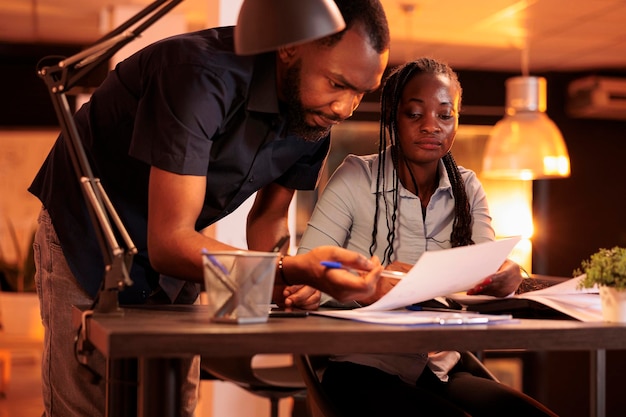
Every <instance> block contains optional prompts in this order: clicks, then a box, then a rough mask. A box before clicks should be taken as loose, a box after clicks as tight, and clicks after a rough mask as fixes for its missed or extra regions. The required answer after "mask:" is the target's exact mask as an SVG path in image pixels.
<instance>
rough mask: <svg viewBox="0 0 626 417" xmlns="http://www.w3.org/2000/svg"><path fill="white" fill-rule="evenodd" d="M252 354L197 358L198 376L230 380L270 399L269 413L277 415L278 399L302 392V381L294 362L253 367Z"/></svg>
mask: <svg viewBox="0 0 626 417" xmlns="http://www.w3.org/2000/svg"><path fill="white" fill-rule="evenodd" d="M253 357H254V355H252V356H242V357H233V358H229V357H225V358H205V357H203V358H202V359H201V360H200V368H201V372H202V373H201V378H203V379H212V377H213V378H217V379H220V380H222V381H227V382H231V383H233V384H235V385H237V386H239V387H241V388H243V389H245V390H246V391H248V392H250V393H252V394H254V395H258V396H260V397H264V398H268V399H269V400H270V416H271V417H278V401H279V400H280V399H282V398H287V397H294V396H297V395H299V394H304V393H305V392H306V385H305V383H304V381H303V380H302V377H301V376H300V372H299V370H298V368H297V367H296V366H295V364H294V365H290V366H275V367H267V368H265V367H253V366H252V358H253Z"/></svg>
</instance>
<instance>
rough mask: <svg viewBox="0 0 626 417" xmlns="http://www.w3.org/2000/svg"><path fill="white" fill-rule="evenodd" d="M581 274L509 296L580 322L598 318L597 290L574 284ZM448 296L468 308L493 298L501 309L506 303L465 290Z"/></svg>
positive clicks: (597, 319) (600, 312) (598, 295)
mask: <svg viewBox="0 0 626 417" xmlns="http://www.w3.org/2000/svg"><path fill="white" fill-rule="evenodd" d="M583 277H584V275H581V276H578V277H576V278H572V279H568V280H566V281H563V282H562V283H560V284H557V285H553V286H551V287H548V288H544V289H541V290H537V291H530V292H527V293H524V294H519V295H515V296H513V297H511V298H510V299H511V300H516V299H520V300H532V301H535V302H537V303H540V304H543V305H545V306H547V307H550V308H553V309H554V310H556V311H559V312H561V313H563V314H566V315H568V316H570V317H572V318H574V319H577V320H580V321H602V306H601V302H600V294H599V292H598V289H597V288H591V289H578V283H579V282H580V280H581V279H583ZM448 297H449V298H451V299H453V300H454V301H456V302H458V303H459V304H461V305H464V306H468V307H469V306H471V307H472V309H476V310H479V309H480V307H479V306H481V305H485V306H486V305H488V304H489V303H492V302H496V301H497V302H500V303H501V304H502V306H503V308H505V306H506V304H505V303H506V301H505V302H502V299H498V298H496V297H489V296H475V295H467V294H465V293H457V294H453V295H449V296H448ZM477 306H478V307H477Z"/></svg>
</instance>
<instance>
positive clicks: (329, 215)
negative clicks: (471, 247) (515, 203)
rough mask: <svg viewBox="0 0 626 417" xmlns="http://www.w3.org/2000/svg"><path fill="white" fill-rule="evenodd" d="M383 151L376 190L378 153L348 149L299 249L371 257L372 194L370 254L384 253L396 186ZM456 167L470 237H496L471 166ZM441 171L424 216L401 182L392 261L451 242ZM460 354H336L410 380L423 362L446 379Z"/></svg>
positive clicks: (450, 213)
mask: <svg viewBox="0 0 626 417" xmlns="http://www.w3.org/2000/svg"><path fill="white" fill-rule="evenodd" d="M386 154H387V155H386V158H387V159H386V162H385V184H380V186H379V190H380V192H377V190H376V176H377V172H378V164H379V156H378V155H366V156H356V155H348V156H347V157H346V159H345V160H344V161H343V163H342V164H341V165H340V166H339V168H337V170H336V171H335V173H334V174H333V175H332V177H331V178H330V181H329V182H328V185H327V186H326V187H325V188H324V190H323V193H322V195H321V197H320V200H319V201H318V202H317V204H316V206H315V210H314V211H313V214H312V216H311V219H310V221H309V223H308V226H307V228H306V230H305V232H304V235H303V236H302V240H301V241H300V247H299V249H298V253H305V252H308V251H310V250H311V249H313V248H315V247H318V246H323V245H333V246H341V247H344V248H347V249H350V250H353V251H355V252H359V253H361V254H363V255H365V256H367V257H369V256H370V253H369V248H370V245H371V243H372V231H373V223H374V214H375V211H376V198H378V200H379V218H378V229H377V230H378V232H377V237H376V241H377V246H376V248H375V250H374V255H377V256H378V257H379V258H380V259H382V258H383V253H384V251H385V248H386V247H387V233H388V226H387V224H391V215H392V213H393V190H394V189H395V182H394V180H393V178H394V177H393V175H394V167H393V162H392V161H391V155H390V152H387V153H386ZM459 172H460V173H461V176H462V178H463V181H464V183H465V190H466V192H467V198H468V201H469V204H470V211H471V216H472V221H473V223H472V240H473V241H474V243H481V242H486V241H492V240H494V239H495V233H494V231H493V228H492V227H491V217H490V215H489V208H488V205H487V197H486V194H485V191H484V190H483V187H482V185H481V183H480V181H479V180H478V178H477V177H476V174H475V173H474V172H473V171H471V170H468V169H465V168H463V167H459ZM439 173H440V175H439V177H440V179H439V186H438V187H437V189H436V190H435V192H434V194H433V195H432V197H431V198H430V201H429V202H428V206H427V207H426V216H425V218H423V217H422V205H421V201H420V199H419V197H418V196H416V195H415V194H413V193H412V192H410V191H408V190H407V189H406V188H405V187H404V186H403V185H402V184H401V183H399V187H400V189H399V193H398V211H397V219H396V235H395V240H394V247H393V248H394V253H393V256H392V259H391V261H392V262H393V261H400V262H404V263H408V264H415V263H416V262H417V260H418V259H419V258H420V256H421V255H422V254H423V253H424V252H425V251H429V250H441V249H448V248H450V247H451V244H450V234H451V232H452V225H453V222H454V195H453V193H452V186H451V184H450V180H449V178H448V175H447V174H446V169H445V166H444V164H443V162H442V161H440V162H439ZM383 196H384V197H383ZM385 206H386V207H387V209H386V210H385ZM326 299H327V298H326ZM458 358H459V354H458V353H457V352H438V353H436V354H431V360H430V361H428V359H427V355H426V354H424V353H415V354H411V355H373V354H372V355H369V354H368V355H361V354H359V355H342V356H337V357H335V358H334V359H335V360H342V361H350V362H354V363H359V364H362V365H367V366H373V367H376V368H378V369H381V370H383V371H385V372H387V373H390V374H394V375H398V376H399V377H401V378H402V379H403V380H405V381H407V382H408V383H411V384H414V383H415V381H416V380H417V378H418V377H419V375H420V374H421V373H422V371H423V369H424V367H425V366H426V364H428V366H429V367H430V368H431V370H433V372H435V374H437V376H438V377H439V378H440V379H442V380H444V381H445V380H447V372H448V371H449V370H450V369H451V368H452V367H453V366H454V365H455V364H456V362H457V361H458Z"/></svg>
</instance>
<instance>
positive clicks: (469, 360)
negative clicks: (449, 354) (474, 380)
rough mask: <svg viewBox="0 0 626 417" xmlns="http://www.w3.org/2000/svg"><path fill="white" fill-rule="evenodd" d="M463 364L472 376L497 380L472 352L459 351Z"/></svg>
mask: <svg viewBox="0 0 626 417" xmlns="http://www.w3.org/2000/svg"><path fill="white" fill-rule="evenodd" d="M461 360H462V361H463V366H465V368H466V369H467V370H468V371H469V372H470V373H471V374H472V375H474V376H479V377H481V378H486V379H491V380H492V381H496V382H500V381H498V378H497V377H496V376H495V375H494V374H493V373H492V372H491V371H490V370H489V369H487V367H486V366H485V364H483V363H482V362H481V361H480V359H478V358H477V357H476V355H474V354H473V353H472V352H467V351H466V352H461Z"/></svg>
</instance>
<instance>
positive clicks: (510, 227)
mask: <svg viewBox="0 0 626 417" xmlns="http://www.w3.org/2000/svg"><path fill="white" fill-rule="evenodd" d="M481 181H482V183H483V187H484V188H485V192H486V193H487V199H488V201H489V212H490V214H491V219H492V220H491V225H492V227H493V229H494V231H495V232H496V238H497V239H502V238H505V237H509V236H522V240H521V241H520V242H519V243H518V244H517V245H516V246H515V249H514V250H513V253H512V254H511V255H510V257H509V258H510V259H511V260H513V261H515V262H517V263H518V264H519V265H520V266H521V267H522V268H524V269H525V270H526V271H528V272H531V264H532V243H531V240H530V239H531V238H532V236H533V233H534V224H533V216H532V182H530V181H520V180H489V179H482V180H481Z"/></svg>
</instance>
